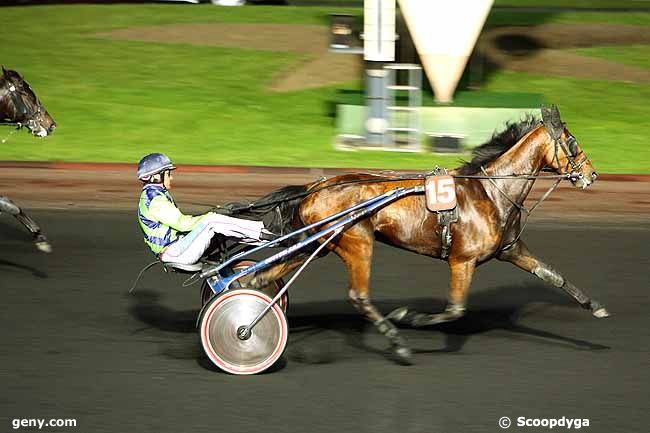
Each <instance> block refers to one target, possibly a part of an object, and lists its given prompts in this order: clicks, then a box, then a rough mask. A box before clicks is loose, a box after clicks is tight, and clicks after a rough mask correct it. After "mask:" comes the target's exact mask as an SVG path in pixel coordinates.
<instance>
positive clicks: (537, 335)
mask: <svg viewBox="0 0 650 433" xmlns="http://www.w3.org/2000/svg"><path fill="white" fill-rule="evenodd" d="M495 300H507V302H508V304H509V305H508V306H507V307H496V308H486V307H482V308H476V307H475V308H472V307H471V306H470V307H469V308H468V310H467V313H466V315H465V316H464V317H461V318H460V319H458V320H455V321H451V322H446V323H440V324H437V325H432V326H429V327H426V328H424V329H427V330H435V331H439V332H442V333H443V334H445V340H446V341H445V346H444V347H443V348H439V349H432V350H414V352H415V353H453V352H460V351H461V350H462V348H463V346H464V345H465V343H466V342H467V341H468V340H469V339H470V338H471V337H472V336H474V335H478V334H482V333H485V332H488V331H506V333H505V338H516V339H526V340H530V337H533V339H534V340H535V341H536V342H537V343H539V344H547V345H560V346H564V347H568V348H574V349H578V350H604V349H610V347H609V346H605V345H602V344H597V343H592V342H590V341H587V340H583V339H578V338H573V337H567V336H563V335H559V334H556V333H552V332H549V331H544V330H541V329H538V328H533V327H530V326H527V325H523V324H521V323H519V322H520V320H521V319H522V318H524V317H525V316H531V315H533V314H535V313H538V312H540V311H542V310H546V309H549V308H552V307H554V306H562V307H568V308H571V309H575V310H576V311H580V310H579V307H576V306H575V304H574V303H573V302H571V300H570V299H568V298H567V297H566V296H564V295H563V294H562V293H560V292H558V291H556V290H554V289H551V288H548V287H546V286H544V285H539V284H533V285H530V284H528V285H525V286H520V285H516V286H515V285H513V286H504V287H497V288H494V289H490V290H486V291H483V292H480V293H477V294H476V295H474V296H473V297H472V296H471V295H470V301H473V302H472V303H474V304H478V305H483V306H484V305H489V304H494V303H495V302H494V301H495ZM403 303H404V302H403V301H395V302H391V303H390V305H386V306H385V307H384V308H386V309H390V308H392V305H393V304H403ZM435 303H436V304H440V305H444V301H441V300H440V301H436V302H435ZM409 304H411V305H413V306H415V307H416V308H418V309H422V307H420V305H424V306H426V305H429V306H430V305H431V300H427V299H424V298H420V299H413V300H411V301H410V302H409ZM426 308H427V307H424V309H426ZM429 308H430V307H429ZM434 310H435V308H434ZM389 311H390V310H389Z"/></svg>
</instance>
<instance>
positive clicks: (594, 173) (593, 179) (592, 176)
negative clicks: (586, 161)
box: [591, 171, 598, 182]
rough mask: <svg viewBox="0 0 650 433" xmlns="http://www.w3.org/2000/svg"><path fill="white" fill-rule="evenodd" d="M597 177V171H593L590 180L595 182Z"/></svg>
mask: <svg viewBox="0 0 650 433" xmlns="http://www.w3.org/2000/svg"><path fill="white" fill-rule="evenodd" d="M597 178H598V173H596V172H595V171H594V172H593V173H591V181H592V182H595V181H596V179H597Z"/></svg>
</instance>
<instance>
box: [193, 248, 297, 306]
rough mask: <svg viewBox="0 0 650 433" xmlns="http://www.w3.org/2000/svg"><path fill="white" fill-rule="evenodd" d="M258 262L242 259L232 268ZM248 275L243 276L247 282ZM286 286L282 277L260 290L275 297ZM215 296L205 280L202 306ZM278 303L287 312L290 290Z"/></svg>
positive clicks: (239, 268) (202, 286)
mask: <svg viewBox="0 0 650 433" xmlns="http://www.w3.org/2000/svg"><path fill="white" fill-rule="evenodd" d="M255 263H256V262H254V261H253V260H242V261H240V262H237V263H235V264H234V265H233V266H232V270H233V271H234V272H238V271H239V270H241V269H242V268H245V267H248V266H250V265H254V264H255ZM247 278H248V277H243V281H244V282H245V281H246V279H247ZM282 287H284V281H282V279H279V280H276V281H273V282H271V283H269V284H268V285H266V286H265V287H261V288H260V289H259V290H260V291H261V292H264V293H266V294H267V295H269V296H270V297H271V299H273V298H274V297H275V295H276V294H277V293H278V292H279V291H280V289H281V288H282ZM212 296H214V292H213V291H212V289H211V288H210V286H208V283H207V282H206V281H203V284H201V306H203V305H205V304H206V303H207V302H208V301H209V300H210V298H212ZM278 304H280V306H281V307H282V311H284V312H285V314H286V312H287V307H289V292H285V293H284V294H283V295H282V297H280V299H279V300H278Z"/></svg>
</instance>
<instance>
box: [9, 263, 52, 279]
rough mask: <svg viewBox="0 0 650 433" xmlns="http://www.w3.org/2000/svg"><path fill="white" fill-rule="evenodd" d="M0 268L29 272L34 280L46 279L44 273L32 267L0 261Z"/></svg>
mask: <svg viewBox="0 0 650 433" xmlns="http://www.w3.org/2000/svg"><path fill="white" fill-rule="evenodd" d="M0 266H6V267H8V268H15V269H18V270H23V271H27V272H30V273H31V274H32V275H33V276H35V277H36V278H47V277H48V275H47V273H46V272H43V271H41V270H39V269H36V268H34V267H32V266H28V265H23V264H21V263H14V262H9V261H7V260H2V259H0Z"/></svg>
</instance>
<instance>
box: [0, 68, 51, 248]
mask: <svg viewBox="0 0 650 433" xmlns="http://www.w3.org/2000/svg"><path fill="white" fill-rule="evenodd" d="M0 124H3V125H9V126H16V127H17V128H18V129H20V128H22V127H26V128H27V129H28V130H29V131H30V132H31V133H32V134H33V135H35V136H37V137H46V136H47V135H49V134H51V133H52V132H54V128H56V123H55V122H54V119H52V117H51V116H50V114H49V113H48V112H47V110H46V109H45V107H43V105H42V104H41V102H40V101H39V100H38V98H37V97H36V94H35V93H34V91H33V90H32V89H31V87H29V84H27V82H26V81H25V80H24V79H23V78H22V77H21V76H20V75H19V74H18V73H17V72H16V71H12V70H6V69H5V68H4V67H3V68H2V76H1V77H0ZM4 141H6V140H3V142H4ZM0 212H7V213H9V214H10V215H13V216H14V217H16V219H17V220H18V221H20V223H21V224H23V225H24V226H25V227H26V228H27V230H29V231H30V233H31V234H32V236H33V237H34V243H35V245H36V247H37V248H38V249H39V250H41V251H44V252H48V253H49V252H51V251H52V247H51V245H50V243H49V242H48V240H47V238H46V237H45V235H43V233H41V229H40V227H39V226H38V224H36V222H35V221H34V220H33V219H31V218H30V217H29V216H27V215H26V214H25V212H24V211H23V210H22V209H21V208H20V207H18V206H17V205H16V204H15V203H14V202H12V201H11V200H10V199H9V198H7V197H2V196H0Z"/></svg>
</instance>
